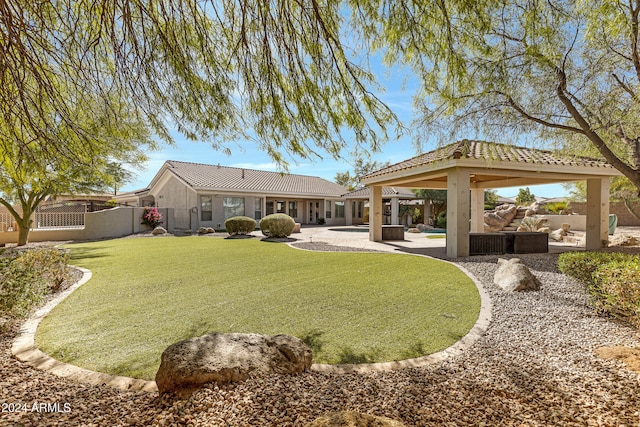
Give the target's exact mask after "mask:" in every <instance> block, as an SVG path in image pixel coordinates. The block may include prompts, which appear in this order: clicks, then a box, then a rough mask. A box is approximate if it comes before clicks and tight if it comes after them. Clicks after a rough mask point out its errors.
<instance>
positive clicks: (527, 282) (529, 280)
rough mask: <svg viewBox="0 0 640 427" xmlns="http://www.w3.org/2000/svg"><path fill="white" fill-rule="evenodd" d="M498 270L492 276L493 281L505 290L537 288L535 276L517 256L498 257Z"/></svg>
mask: <svg viewBox="0 0 640 427" xmlns="http://www.w3.org/2000/svg"><path fill="white" fill-rule="evenodd" d="M498 265H499V267H498V270H497V271H496V273H495V275H494V277H493V283H495V284H496V285H498V286H500V287H501V288H502V289H503V290H505V291H507V292H514V291H528V290H537V289H539V283H538V281H537V280H536V277H535V276H534V275H533V274H532V273H531V271H530V270H529V269H528V268H527V266H526V265H524V264H523V263H522V261H521V260H520V259H519V258H512V259H509V260H506V259H503V258H500V259H498Z"/></svg>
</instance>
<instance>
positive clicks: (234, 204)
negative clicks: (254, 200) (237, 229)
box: [222, 197, 244, 219]
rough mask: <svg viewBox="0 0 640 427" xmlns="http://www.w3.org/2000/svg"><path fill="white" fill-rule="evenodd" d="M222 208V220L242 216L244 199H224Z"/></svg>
mask: <svg viewBox="0 0 640 427" xmlns="http://www.w3.org/2000/svg"><path fill="white" fill-rule="evenodd" d="M222 206H223V209H224V219H227V218H231V217H232V216H241V215H244V198H242V197H225V198H224V200H223V203H222Z"/></svg>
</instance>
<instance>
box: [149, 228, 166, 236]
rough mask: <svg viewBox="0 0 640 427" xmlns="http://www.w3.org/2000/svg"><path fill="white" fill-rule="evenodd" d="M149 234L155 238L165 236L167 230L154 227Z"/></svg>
mask: <svg viewBox="0 0 640 427" xmlns="http://www.w3.org/2000/svg"><path fill="white" fill-rule="evenodd" d="M151 234H153V235H154V236H157V235H159V234H167V230H166V229H164V228H163V227H156V228H154V229H153V231H152V232H151Z"/></svg>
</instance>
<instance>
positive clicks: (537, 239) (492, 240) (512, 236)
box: [469, 231, 549, 255]
mask: <svg viewBox="0 0 640 427" xmlns="http://www.w3.org/2000/svg"><path fill="white" fill-rule="evenodd" d="M547 252H549V236H548V234H547V233H538V232H522V231H515V232H512V231H502V232H498V233H469V255H503V254H537V253H547Z"/></svg>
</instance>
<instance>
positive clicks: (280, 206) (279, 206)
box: [276, 202, 287, 213]
mask: <svg viewBox="0 0 640 427" xmlns="http://www.w3.org/2000/svg"><path fill="white" fill-rule="evenodd" d="M286 209H287V203H286V202H276V212H278V213H287V212H286Z"/></svg>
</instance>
